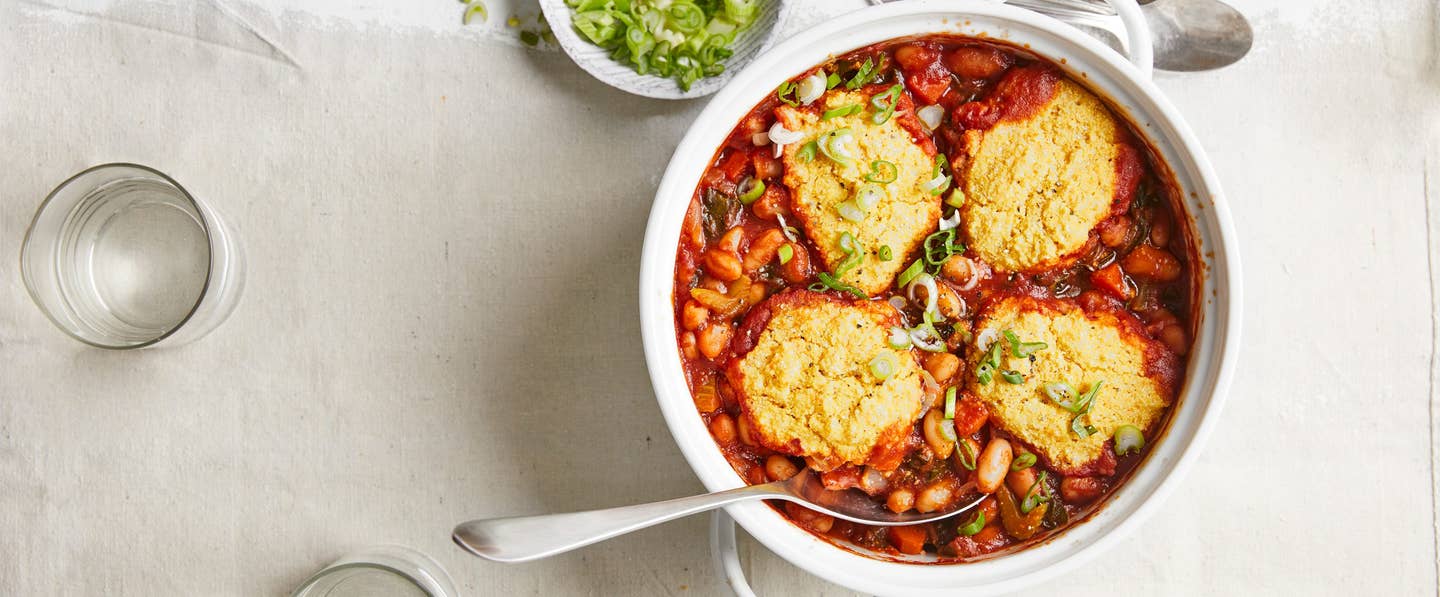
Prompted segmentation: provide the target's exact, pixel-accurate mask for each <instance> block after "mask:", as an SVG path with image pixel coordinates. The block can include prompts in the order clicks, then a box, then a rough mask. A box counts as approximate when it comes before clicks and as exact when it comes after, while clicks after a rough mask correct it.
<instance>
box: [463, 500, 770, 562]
mask: <svg viewBox="0 0 1440 597" xmlns="http://www.w3.org/2000/svg"><path fill="white" fill-rule="evenodd" d="M784 497H789V495H788V494H786V493H785V492H784V491H782V490H780V488H778V487H776V486H775V484H772V483H766V484H764V485H750V486H747V487H738V488H735V489H730V490H727V491H720V492H716V493H707V494H704V495H697V496H693V497H684V498H677V499H673V500H666V501H663V502H654V503H650V504H639V505H636V506H622V507H619V508H608V509H605V510H589V511H586V512H570V513H566V514H543V515H540V516H518V517H513V518H491V519H482V520H472V521H470V522H464V523H460V524H459V525H458V526H456V527H455V531H454V533H453V534H452V535H451V537H452V538H453V539H454V540H455V543H457V544H459V545H460V547H463V548H465V550H466V551H469V552H470V553H473V554H475V555H477V556H480V557H482V558H485V559H487V560H493V561H496V562H528V561H530V560H538V559H540V558H545V557H549V556H553V555H555V554H559V553H564V552H567V551H570V550H572V549H577V548H580V547H584V546H586V545H590V544H591V543H598V542H600V541H604V540H606V539H609V538H611V537H616V536H619V535H624V534H625V533H629V532H631V531H638V530H640V529H643V528H646V527H649V526H652V525H656V524H660V523H662V522H666V521H670V520H675V519H676V518H681V517H684V516H689V515H691V514H696V513H699V512H705V511H708V510H713V509H715V508H719V507H720V506H724V505H726V504H731V503H734V502H738V501H742V500H752V499H762V498H784Z"/></svg>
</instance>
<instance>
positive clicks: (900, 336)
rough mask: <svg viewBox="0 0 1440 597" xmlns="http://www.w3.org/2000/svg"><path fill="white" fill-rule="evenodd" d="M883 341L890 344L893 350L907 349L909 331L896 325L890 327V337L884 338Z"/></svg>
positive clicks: (908, 345) (908, 346)
mask: <svg viewBox="0 0 1440 597" xmlns="http://www.w3.org/2000/svg"><path fill="white" fill-rule="evenodd" d="M885 342H886V343H887V344H889V345H890V348H893V349H895V350H907V349H909V348H910V346H911V343H910V333H909V332H906V331H905V328H902V327H900V326H898V325H897V326H895V327H892V328H890V337H889V338H886V339H885Z"/></svg>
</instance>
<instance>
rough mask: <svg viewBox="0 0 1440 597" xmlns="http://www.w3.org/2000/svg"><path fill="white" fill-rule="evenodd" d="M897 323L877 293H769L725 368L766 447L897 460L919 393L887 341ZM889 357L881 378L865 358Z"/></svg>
mask: <svg viewBox="0 0 1440 597" xmlns="http://www.w3.org/2000/svg"><path fill="white" fill-rule="evenodd" d="M898 323H899V317H898V315H897V314H896V312H895V310H894V309H893V308H891V307H890V306H889V305H888V304H886V303H884V302H883V301H849V300H844V299H837V298H835V297H832V296H829V295H824V294H820V293H816V292H811V291H808V290H796V291H790V292H786V293H782V294H779V295H776V296H774V297H772V298H770V299H769V300H767V301H766V302H765V303H764V304H762V305H759V306H757V307H755V309H753V310H752V311H751V315H750V318H748V319H747V320H746V322H745V326H744V327H745V328H746V329H747V330H749V332H748V333H750V334H753V337H752V338H750V340H753V345H752V347H750V348H749V350H748V351H745V352H743V354H740V355H739V356H738V357H737V358H736V360H734V361H732V362H731V363H730V366H729V368H728V369H727V371H726V375H727V377H728V378H729V380H730V384H731V386H732V387H734V389H735V391H736V395H737V396H738V397H739V400H740V405H741V410H742V414H743V416H745V417H748V418H749V419H750V422H751V423H752V424H753V428H754V430H755V432H754V435H755V436H756V439H757V440H758V441H760V443H762V444H763V445H765V446H766V447H768V448H770V449H772V450H775V451H777V452H782V453H785V454H791V455H795V456H804V457H805V458H807V459H808V460H809V462H810V464H811V466H812V467H813V468H815V469H816V470H819V471H825V470H830V469H833V468H835V467H838V466H840V465H843V464H847V463H848V464H856V465H861V464H870V465H872V466H875V467H877V468H881V469H893V468H895V467H896V466H898V465H899V462H900V457H901V456H902V455H903V452H904V443H905V440H906V438H907V437H908V436H909V435H910V434H911V433H912V431H913V429H912V425H913V423H914V421H915V419H916V418H917V417H918V416H919V415H920V406H921V402H922V400H923V394H924V389H923V386H922V382H921V378H920V372H921V368H920V365H919V364H918V363H917V362H916V360H915V357H914V356H913V355H912V354H911V353H910V352H909V351H897V350H894V349H892V348H890V347H889V346H888V345H887V344H886V337H887V335H888V333H889V328H890V326H892V325H897V324H898ZM882 354H889V355H891V356H893V357H894V362H895V364H896V365H898V366H897V367H896V368H895V372H894V374H893V375H891V376H890V377H888V378H886V379H884V380H881V379H877V378H876V376H875V375H874V374H873V373H872V372H871V368H870V362H871V361H872V360H873V359H875V358H876V357H877V356H879V355H882Z"/></svg>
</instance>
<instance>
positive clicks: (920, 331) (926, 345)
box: [910, 323, 945, 352]
mask: <svg viewBox="0 0 1440 597" xmlns="http://www.w3.org/2000/svg"><path fill="white" fill-rule="evenodd" d="M910 341H911V342H914V343H915V347H916V348H919V349H920V350H923V351H925V352H945V339H944V338H941V337H940V332H938V331H936V330H935V326H934V325H932V324H929V323H926V324H922V325H921V326H919V327H917V328H915V329H913V330H910Z"/></svg>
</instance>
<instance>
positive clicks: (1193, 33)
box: [870, 0, 1255, 72]
mask: <svg viewBox="0 0 1440 597" xmlns="http://www.w3.org/2000/svg"><path fill="white" fill-rule="evenodd" d="M896 1H898V0H870V2H871V3H872V4H884V3H886V2H896ZM1139 2H1140V12H1141V14H1143V15H1145V21H1146V22H1147V23H1149V25H1150V33H1151V36H1152V37H1153V38H1154V42H1153V43H1154V46H1155V68H1158V69H1161V70H1168V71H1180V72H1195V71H1204V70H1214V69H1217V68H1221V67H1225V66H1229V65H1231V64H1234V63H1235V62H1236V61H1238V60H1240V59H1241V58H1242V57H1244V56H1245V54H1246V53H1248V52H1249V51H1250V46H1251V45H1253V44H1254V42H1255V31H1254V30H1253V29H1252V28H1251V27H1250V21H1248V20H1246V19H1245V15H1243V14H1240V11H1238V10H1235V8H1234V7H1232V6H1230V5H1229V4H1226V3H1224V2H1221V1H1220V0H1139ZM1006 4H1010V5H1014V6H1018V7H1020V8H1025V9H1029V10H1033V11H1035V12H1038V13H1040V14H1043V15H1046V16H1050V17H1054V18H1056V19H1058V20H1060V21H1064V22H1066V23H1068V24H1070V25H1073V26H1075V27H1076V28H1078V29H1080V30H1082V31H1084V32H1086V33H1088V34H1090V35H1093V36H1095V37H1097V38H1099V39H1100V40H1101V41H1103V42H1105V44H1106V45H1109V46H1110V47H1112V48H1115V49H1117V50H1121V49H1123V44H1122V43H1121V41H1120V40H1123V39H1125V30H1124V27H1123V25H1121V24H1120V19H1119V17H1117V16H1115V10H1114V9H1113V8H1111V7H1110V5H1109V3H1107V2H1104V0H1007V1H1006Z"/></svg>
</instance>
